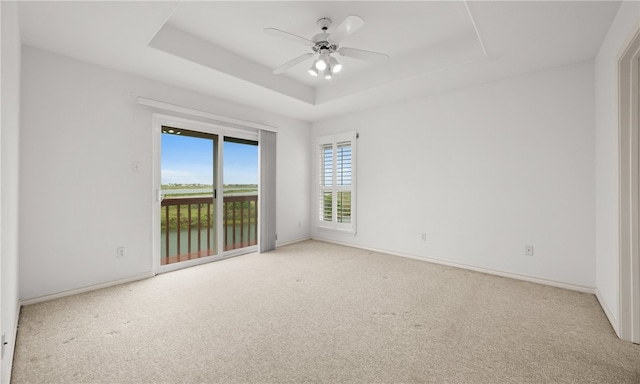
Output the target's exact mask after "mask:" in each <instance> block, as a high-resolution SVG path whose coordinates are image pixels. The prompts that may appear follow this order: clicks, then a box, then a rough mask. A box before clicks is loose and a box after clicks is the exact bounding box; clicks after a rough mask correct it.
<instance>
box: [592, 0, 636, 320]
mask: <svg viewBox="0 0 640 384" xmlns="http://www.w3.org/2000/svg"><path fill="white" fill-rule="evenodd" d="M638 23H640V3H638V2H635V1H634V2H631V1H627V2H623V3H622V5H621V6H620V9H619V10H618V14H617V16H616V18H615V20H614V22H613V24H612V25H611V28H610V29H609V33H608V34H607V37H606V39H605V40H604V42H603V43H602V46H601V47H600V51H599V52H598V56H597V57H596V60H595V127H596V146H595V151H596V287H597V289H598V292H599V296H600V299H601V300H602V301H603V303H602V304H603V307H605V306H606V307H607V308H605V311H607V315H608V316H609V317H610V320H611V321H612V323H613V326H614V328H617V327H618V321H619V317H618V316H619V313H618V312H619V310H620V307H619V296H620V289H619V284H620V280H619V273H618V272H619V271H618V268H619V247H618V245H619V244H618V239H619V235H620V233H619V227H618V220H619V215H618V203H619V199H618V197H619V195H618V194H619V182H620V180H619V177H618V174H619V171H618V169H619V168H618V167H619V164H618V156H619V150H618V102H617V100H618V94H617V92H618V69H617V68H618V56H619V53H620V52H622V50H623V49H624V48H625V46H626V43H627V39H628V38H629V37H631V35H632V34H633V32H634V31H635V30H636V28H637V27H638Z"/></svg>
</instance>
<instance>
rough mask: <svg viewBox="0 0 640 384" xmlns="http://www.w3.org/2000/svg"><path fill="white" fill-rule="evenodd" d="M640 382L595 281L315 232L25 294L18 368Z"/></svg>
mask: <svg viewBox="0 0 640 384" xmlns="http://www.w3.org/2000/svg"><path fill="white" fill-rule="evenodd" d="M305 382H325V383H351V382H385V383H398V382H431V383H640V346H639V345H634V344H630V343H627V342H622V341H620V340H618V339H617V337H616V336H615V334H614V332H613V330H612V329H611V327H610V325H609V323H608V322H607V320H606V318H605V316H604V314H603V312H602V310H601V308H600V307H599V306H598V303H597V301H596V299H595V297H594V296H593V295H589V294H582V293H577V292H572V291H567V290H562V289H558V288H552V287H546V286H542V285H537V284H533V283H527V282H521V281H515V280H510V279H506V278H501V277H495V276H489V275H485V274H481V273H474V272H469V271H465V270H459V269H455V268H449V267H445V266H440V265H433V264H429V263H426V262H422V261H417V260H411V259H406V258H401V257H395V256H389V255H384V254H378V253H374V252H368V251H364V250H359V249H353V248H348V247H342V246H337V245H332V244H325V243H321V242H314V241H307V242H304V243H299V244H294V245H291V246H287V247H283V248H279V249H277V250H276V251H274V252H271V253H267V254H262V255H257V254H251V255H246V256H242V257H237V258H233V259H228V260H225V261H221V262H216V263H211V264H207V265H203V266H199V267H193V268H189V269H185V270H181V271H177V272H173V273H168V274H164V275H159V276H157V277H155V278H152V279H148V280H144V281H140V282H136V283H131V284H125V285H121V286H117V287H112V288H108V289H103V290H99V291H93V292H90V293H85V294H81V295H77V296H73V297H67V298H63V299H58V300H54V301H49V302H45V303H40V304H35V305H31V306H28V307H25V308H23V309H22V312H21V315H20V329H19V333H18V343H17V349H16V355H15V364H14V369H13V377H12V383H14V384H19V383H305Z"/></svg>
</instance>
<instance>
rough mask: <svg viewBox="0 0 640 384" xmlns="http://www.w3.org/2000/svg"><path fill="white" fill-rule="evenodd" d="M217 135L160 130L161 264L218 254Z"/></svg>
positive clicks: (168, 128)
mask: <svg viewBox="0 0 640 384" xmlns="http://www.w3.org/2000/svg"><path fill="white" fill-rule="evenodd" d="M217 143H218V136H217V135H214V134H208V133H202V132H196V131H191V130H186V129H180V128H176V127H168V126H163V127H162V135H161V153H162V158H161V169H162V171H161V177H162V184H161V193H162V201H161V209H160V265H166V264H173V263H179V262H184V261H188V260H194V259H199V258H202V257H206V256H214V255H217V254H218V246H217V244H218V241H217V231H216V224H217V220H216V217H217V204H216V200H217V186H216V180H217V177H216V168H217V167H216V152H217V145H218V144H217Z"/></svg>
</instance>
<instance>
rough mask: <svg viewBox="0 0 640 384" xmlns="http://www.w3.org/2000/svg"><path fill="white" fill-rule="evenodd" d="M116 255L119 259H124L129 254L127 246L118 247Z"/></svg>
mask: <svg viewBox="0 0 640 384" xmlns="http://www.w3.org/2000/svg"><path fill="white" fill-rule="evenodd" d="M116 255H117V257H118V259H124V258H125V257H126V256H127V248H125V247H118V249H117V250H116Z"/></svg>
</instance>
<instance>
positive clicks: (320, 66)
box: [314, 56, 327, 71]
mask: <svg viewBox="0 0 640 384" xmlns="http://www.w3.org/2000/svg"><path fill="white" fill-rule="evenodd" d="M314 65H315V67H316V69H317V70H318V71H324V70H325V68H327V62H326V61H325V58H324V57H322V56H320V58H319V59H318V60H316V62H315V63H314Z"/></svg>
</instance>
